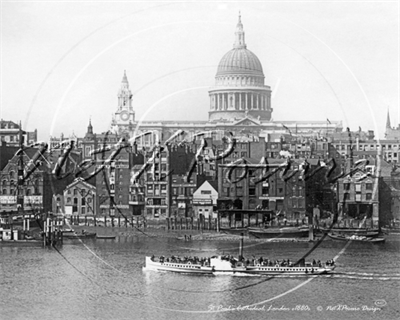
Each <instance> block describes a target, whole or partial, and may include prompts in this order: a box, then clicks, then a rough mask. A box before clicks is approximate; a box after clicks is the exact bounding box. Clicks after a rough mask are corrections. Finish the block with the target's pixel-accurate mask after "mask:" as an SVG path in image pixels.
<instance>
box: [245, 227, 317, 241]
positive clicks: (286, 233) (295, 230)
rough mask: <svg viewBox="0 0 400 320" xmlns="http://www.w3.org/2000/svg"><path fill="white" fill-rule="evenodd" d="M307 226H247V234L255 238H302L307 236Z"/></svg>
mask: <svg viewBox="0 0 400 320" xmlns="http://www.w3.org/2000/svg"><path fill="white" fill-rule="evenodd" d="M308 233H309V228H308V227H282V228H273V227H272V228H266V229H263V228H249V234H250V235H251V236H253V237H255V238H261V239H265V238H268V239H270V238H302V237H307V236H308Z"/></svg>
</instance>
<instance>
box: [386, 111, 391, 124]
mask: <svg viewBox="0 0 400 320" xmlns="http://www.w3.org/2000/svg"><path fill="white" fill-rule="evenodd" d="M391 127H392V126H391V125H390V116H389V108H388V111H387V118H386V128H391Z"/></svg>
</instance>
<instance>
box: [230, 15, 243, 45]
mask: <svg viewBox="0 0 400 320" xmlns="http://www.w3.org/2000/svg"><path fill="white" fill-rule="evenodd" d="M241 17H242V16H241V15H240V11H239V21H238V23H237V25H236V32H235V43H234V45H233V48H235V49H240V48H245V49H246V43H245V41H244V31H243V24H242V18H241Z"/></svg>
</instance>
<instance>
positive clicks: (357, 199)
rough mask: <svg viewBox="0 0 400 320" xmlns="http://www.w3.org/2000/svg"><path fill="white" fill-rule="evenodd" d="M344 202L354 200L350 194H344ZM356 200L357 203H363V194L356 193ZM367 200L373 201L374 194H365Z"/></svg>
mask: <svg viewBox="0 0 400 320" xmlns="http://www.w3.org/2000/svg"><path fill="white" fill-rule="evenodd" d="M343 200H344V201H346V200H352V199H350V193H344V194H343ZM354 200H355V201H362V195H361V193H356V194H355V197H354ZM365 200H372V193H366V194H365Z"/></svg>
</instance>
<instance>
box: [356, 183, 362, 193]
mask: <svg viewBox="0 0 400 320" xmlns="http://www.w3.org/2000/svg"><path fill="white" fill-rule="evenodd" d="M356 192H361V184H360V183H356Z"/></svg>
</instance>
